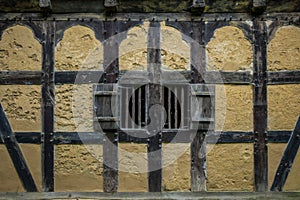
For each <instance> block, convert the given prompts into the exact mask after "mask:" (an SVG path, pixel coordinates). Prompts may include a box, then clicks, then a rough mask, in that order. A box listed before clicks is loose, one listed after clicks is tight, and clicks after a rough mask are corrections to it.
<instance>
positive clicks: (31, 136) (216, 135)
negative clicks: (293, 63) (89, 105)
mask: <svg viewBox="0 0 300 200" xmlns="http://www.w3.org/2000/svg"><path fill="white" fill-rule="evenodd" d="M146 134H147V131H146V130H123V131H120V132H119V143H136V144H147V142H148V141H147V137H141V135H146ZM191 134H194V131H191V130H163V131H162V143H190V142H192V139H191V138H193V136H191ZM291 134H292V131H268V141H269V143H287V142H288V141H289V139H290V136H291ZM15 137H16V139H17V141H18V143H24V144H41V133H39V132H16V133H15ZM53 138H54V144H56V145H61V144H102V143H103V138H104V136H103V134H101V133H98V132H55V133H54V136H53ZM206 140H207V143H208V144H215V143H217V144H229V143H253V142H254V136H253V132H238V131H226V132H209V133H208V134H207V135H206ZM0 144H3V142H2V141H0Z"/></svg>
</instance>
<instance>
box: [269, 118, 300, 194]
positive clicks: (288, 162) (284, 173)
mask: <svg viewBox="0 0 300 200" xmlns="http://www.w3.org/2000/svg"><path fill="white" fill-rule="evenodd" d="M299 145H300V116H299V118H298V121H297V123H296V126H295V129H294V131H293V133H292V135H291V137H290V139H289V142H288V144H287V146H286V149H285V151H284V154H283V156H282V158H281V161H280V164H279V166H278V168H277V171H276V174H275V178H274V181H273V184H272V187H271V191H282V189H283V186H284V184H285V182H286V179H287V177H288V175H289V172H290V170H291V168H292V165H293V162H294V160H295V158H296V155H297V152H298V149H299Z"/></svg>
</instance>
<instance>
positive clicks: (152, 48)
mask: <svg viewBox="0 0 300 200" xmlns="http://www.w3.org/2000/svg"><path fill="white" fill-rule="evenodd" d="M147 52H148V57H147V61H148V62H147V63H148V67H147V71H148V73H149V79H150V84H148V85H147V87H148V91H149V92H148V93H146V96H147V99H148V100H149V104H148V105H147V108H146V109H147V110H148V111H150V110H151V109H153V108H154V107H153V106H155V105H156V104H158V105H163V102H162V87H161V85H160V83H161V49H160V22H156V21H152V22H150V27H149V31H148V47H147ZM150 114H151V112H148V116H147V118H148V119H147V120H146V121H147V122H150V121H151V124H152V126H150V125H148V126H147V131H148V132H149V134H151V137H149V138H148V148H147V151H148V154H147V155H148V191H149V192H161V190H162V152H161V151H162V142H161V129H162V127H163V126H162V125H161V123H162V119H161V117H162V116H161V115H162V113H160V112H159V111H154V112H153V113H152V115H150Z"/></svg>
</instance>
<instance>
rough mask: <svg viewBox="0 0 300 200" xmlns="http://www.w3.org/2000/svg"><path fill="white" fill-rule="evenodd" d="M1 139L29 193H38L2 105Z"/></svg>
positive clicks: (0, 110) (0, 113) (0, 117)
mask: <svg viewBox="0 0 300 200" xmlns="http://www.w3.org/2000/svg"><path fill="white" fill-rule="evenodd" d="M0 137H1V140H2V142H3V143H4V144H5V147H6V149H7V151H8V153H9V156H10V158H11V160H12V162H13V164H14V166H15V169H16V171H17V173H18V176H19V178H20V180H21V182H22V185H23V187H24V189H25V190H26V191H27V192H37V187H36V185H35V183H34V180H33V177H32V175H31V173H30V170H29V167H28V166H27V164H26V161H25V158H24V156H23V154H22V151H21V149H20V147H19V145H18V142H17V140H16V138H15V135H14V134H13V132H12V129H11V127H10V124H9V122H8V119H7V117H6V115H5V112H4V110H3V108H2V105H1V103H0Z"/></svg>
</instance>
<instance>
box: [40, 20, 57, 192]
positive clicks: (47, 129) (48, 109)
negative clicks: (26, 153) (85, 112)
mask: <svg viewBox="0 0 300 200" xmlns="http://www.w3.org/2000/svg"><path fill="white" fill-rule="evenodd" d="M43 36H44V40H43V63H42V183H43V191H44V192H53V191H54V144H53V133H54V104H55V91H54V88H55V86H54V49H55V42H54V41H55V24H54V22H51V21H45V22H44V23H43Z"/></svg>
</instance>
